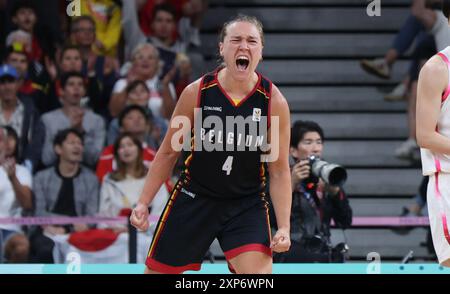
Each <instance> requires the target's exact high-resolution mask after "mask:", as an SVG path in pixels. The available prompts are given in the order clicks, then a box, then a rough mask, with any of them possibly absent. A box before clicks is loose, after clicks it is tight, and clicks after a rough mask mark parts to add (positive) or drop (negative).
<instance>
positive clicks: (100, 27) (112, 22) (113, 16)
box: [80, 0, 122, 57]
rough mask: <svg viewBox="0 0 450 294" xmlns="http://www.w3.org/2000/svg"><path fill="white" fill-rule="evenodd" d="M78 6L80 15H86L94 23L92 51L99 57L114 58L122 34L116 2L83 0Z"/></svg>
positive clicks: (119, 12)
mask: <svg viewBox="0 0 450 294" xmlns="http://www.w3.org/2000/svg"><path fill="white" fill-rule="evenodd" d="M80 4H81V7H80V8H81V15H88V16H90V17H91V19H92V20H93V21H94V22H95V34H96V36H97V39H96V40H95V43H94V50H95V51H96V52H97V53H98V54H99V55H107V56H112V57H115V56H116V55H117V46H118V44H119V39H120V35H121V33H122V26H121V23H120V21H121V17H122V15H121V11H120V10H121V9H120V6H119V5H118V4H117V1H114V0H84V1H81V2H80Z"/></svg>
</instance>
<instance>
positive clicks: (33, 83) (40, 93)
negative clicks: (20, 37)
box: [5, 43, 49, 113]
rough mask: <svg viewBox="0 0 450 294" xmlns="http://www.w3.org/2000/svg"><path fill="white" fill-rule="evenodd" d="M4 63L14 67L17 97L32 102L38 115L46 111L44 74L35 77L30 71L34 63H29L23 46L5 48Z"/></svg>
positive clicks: (18, 44)
mask: <svg viewBox="0 0 450 294" xmlns="http://www.w3.org/2000/svg"><path fill="white" fill-rule="evenodd" d="M5 63H6V64H8V65H10V66H12V67H14V68H15V69H16V71H17V73H18V75H19V90H18V94H19V96H28V97H30V98H31V100H32V101H33V103H34V105H35V106H36V108H37V109H38V110H39V112H40V113H44V112H45V111H47V110H48V107H47V105H48V104H49V101H48V100H47V94H46V92H45V87H46V84H47V83H48V81H47V79H46V77H45V75H44V74H41V75H39V76H36V75H35V72H36V71H35V70H32V69H30V66H31V67H33V65H35V63H33V62H30V60H29V58H28V54H27V53H26V51H25V48H24V45H23V44H21V43H14V44H13V45H12V46H10V47H8V48H7V51H6V57H5Z"/></svg>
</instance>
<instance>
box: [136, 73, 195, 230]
mask: <svg viewBox="0 0 450 294" xmlns="http://www.w3.org/2000/svg"><path fill="white" fill-rule="evenodd" d="M199 87H200V81H199V80H198V81H196V82H194V83H192V84H190V85H189V86H187V87H186V88H185V89H184V91H183V93H181V96H180V99H179V100H178V103H177V105H176V107H175V110H174V112H173V115H172V118H171V121H170V125H169V128H168V130H167V134H166V136H165V137H164V140H163V142H162V144H161V146H160V148H159V150H158V152H157V153H156V156H155V159H154V160H153V161H152V163H151V165H150V168H149V171H148V173H147V177H146V179H145V184H144V188H143V190H142V193H141V196H140V198H139V201H138V203H137V205H136V207H135V208H134V209H133V212H132V214H131V217H130V221H131V223H132V224H133V226H135V227H136V228H137V229H139V230H144V231H145V230H147V228H148V225H149V224H148V220H147V219H148V206H149V205H150V203H151V202H152V200H153V198H154V197H155V195H156V193H157V192H158V191H159V189H160V187H161V185H162V184H163V183H164V182H165V181H166V180H167V179H168V178H170V176H171V174H172V170H173V167H174V166H175V164H176V162H177V159H178V156H179V155H180V151H178V150H176V149H174V146H172V144H171V142H172V137H174V135H175V134H176V133H177V132H179V131H180V130H181V129H182V126H180V127H179V128H176V127H171V125H172V121H173V120H174V118H176V117H179V116H184V117H186V118H188V119H189V121H190V126H193V122H194V108H195V107H196V106H197V95H198V91H199ZM187 129H188V132H189V133H190V132H191V127H189V128H187ZM175 138H176V137H175ZM180 143H181V141H180Z"/></svg>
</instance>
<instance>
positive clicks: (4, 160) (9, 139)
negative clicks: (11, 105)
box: [0, 127, 32, 263]
mask: <svg viewBox="0 0 450 294" xmlns="http://www.w3.org/2000/svg"><path fill="white" fill-rule="evenodd" d="M12 132H14V130H13V129H12V128H9V129H8V132H7V129H6V128H4V127H3V128H0V218H8V217H21V215H22V210H23V209H26V210H29V209H32V194H31V185H32V177H31V173H30V172H29V171H28V170H27V169H26V168H25V167H24V166H21V165H18V164H16V160H15V156H16V155H17V154H15V150H17V149H16V148H14V147H15V146H14V144H17V143H18V142H17V136H15V137H14V136H9V134H13V133H12ZM14 138H16V140H15V142H14ZM11 145H13V146H11ZM11 147H12V148H11ZM0 250H1V251H2V252H1V254H0V260H1V259H3V257H6V259H7V262H8V263H25V262H27V260H28V252H29V242H28V239H27V237H26V236H25V235H24V234H23V232H22V229H21V227H20V226H19V225H13V224H10V225H6V224H5V225H0Z"/></svg>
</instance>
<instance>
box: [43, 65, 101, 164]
mask: <svg viewBox="0 0 450 294" xmlns="http://www.w3.org/2000/svg"><path fill="white" fill-rule="evenodd" d="M61 89H62V96H61V103H62V105H63V106H62V107H61V108H59V109H56V110H53V111H51V112H47V113H46V114H44V115H43V116H42V118H41V119H42V122H43V124H44V126H45V142H44V147H43V151H42V162H43V163H44V165H46V166H50V165H53V163H54V162H55V161H56V154H55V151H54V148H53V140H54V138H55V136H56V134H57V133H58V132H59V131H61V130H63V129H67V128H76V129H77V130H79V131H80V132H82V133H84V138H85V140H84V146H85V148H84V152H83V163H84V164H85V165H87V166H90V167H94V166H95V164H96V162H97V159H98V158H99V155H100V153H101V151H102V148H103V144H104V142H105V132H106V131H105V122H104V120H103V118H102V117H101V116H99V115H98V114H95V113H94V112H92V110H89V109H87V108H84V107H83V106H82V105H81V99H82V97H84V96H85V94H86V86H85V84H84V77H83V75H82V74H81V73H77V72H70V73H67V74H65V75H64V76H63V77H62V78H61Z"/></svg>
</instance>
